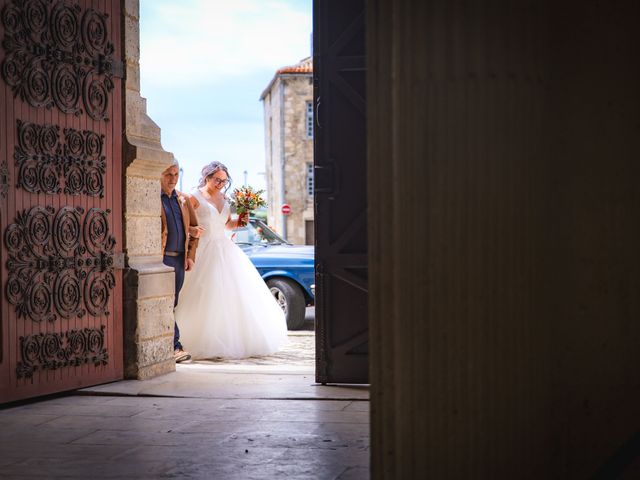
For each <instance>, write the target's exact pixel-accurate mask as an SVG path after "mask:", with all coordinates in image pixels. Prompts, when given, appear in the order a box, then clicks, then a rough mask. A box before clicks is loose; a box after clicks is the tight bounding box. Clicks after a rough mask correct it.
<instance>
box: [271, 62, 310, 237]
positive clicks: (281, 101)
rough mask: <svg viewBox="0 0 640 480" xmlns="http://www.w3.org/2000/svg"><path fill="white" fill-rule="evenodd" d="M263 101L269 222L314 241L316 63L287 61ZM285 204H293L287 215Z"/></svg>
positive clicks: (286, 234) (285, 232)
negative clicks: (314, 83)
mask: <svg viewBox="0 0 640 480" xmlns="http://www.w3.org/2000/svg"><path fill="white" fill-rule="evenodd" d="M260 100H262V102H263V105H264V129H265V158H266V182H267V196H268V203H269V207H268V214H267V215H268V221H269V224H270V225H272V226H273V227H275V229H276V230H277V231H278V232H279V233H281V234H282V235H283V236H284V237H285V238H287V240H289V241H290V242H292V243H298V244H313V230H314V228H313V63H312V59H311V57H307V58H305V59H303V60H301V61H300V62H299V63H297V64H296V65H292V66H288V67H283V68H281V69H279V70H278V71H277V72H276V74H275V75H274V77H273V79H272V80H271V82H269V85H268V86H267V88H265V90H264V91H263V92H262V95H260ZM283 204H288V205H289V206H290V207H291V213H290V214H289V215H284V214H283V213H282V211H281V207H282V205H283Z"/></svg>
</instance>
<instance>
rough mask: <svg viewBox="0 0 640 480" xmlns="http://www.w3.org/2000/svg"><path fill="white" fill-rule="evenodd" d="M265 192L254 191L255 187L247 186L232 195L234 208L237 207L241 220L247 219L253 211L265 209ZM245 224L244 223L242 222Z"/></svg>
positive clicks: (231, 201)
mask: <svg viewBox="0 0 640 480" xmlns="http://www.w3.org/2000/svg"><path fill="white" fill-rule="evenodd" d="M263 193H264V190H254V189H253V187H250V186H248V185H245V186H243V187H240V188H236V189H235V190H234V191H233V193H232V194H231V200H230V202H229V203H231V206H232V207H235V209H236V212H237V213H238V217H239V218H245V219H246V217H247V216H248V215H249V213H251V212H252V211H253V210H255V209H257V208H260V207H264V206H266V205H267V202H266V201H265V200H264V198H262V194H263ZM242 223H243V224H244V222H242Z"/></svg>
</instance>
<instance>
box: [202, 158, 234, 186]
mask: <svg viewBox="0 0 640 480" xmlns="http://www.w3.org/2000/svg"><path fill="white" fill-rule="evenodd" d="M220 170H222V171H223V172H224V173H226V174H227V178H228V179H229V182H228V183H227V188H225V189H224V191H225V192H226V191H227V190H229V187H230V186H231V175H229V170H227V167H226V166H225V165H224V164H223V163H220V162H215V161H214V162H211V163H209V164H208V165H205V166H204V168H203V169H202V172H201V173H200V183H199V184H198V188H202V187H204V186H205V185H206V184H207V180H209V179H210V178H211V177H213V175H215V173H216V172H219V171H220Z"/></svg>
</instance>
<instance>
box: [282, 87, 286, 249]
mask: <svg viewBox="0 0 640 480" xmlns="http://www.w3.org/2000/svg"><path fill="white" fill-rule="evenodd" d="M284 158H285V156H284V80H283V78H282V77H280V170H281V171H280V178H281V180H282V181H281V182H280V198H281V199H282V204H284V203H287V201H286V199H285V194H286V188H285V175H284ZM282 204H281V206H282ZM281 210H282V209H281ZM281 215H282V238H284V239H285V240H286V239H287V216H286V215H285V214H284V213H281Z"/></svg>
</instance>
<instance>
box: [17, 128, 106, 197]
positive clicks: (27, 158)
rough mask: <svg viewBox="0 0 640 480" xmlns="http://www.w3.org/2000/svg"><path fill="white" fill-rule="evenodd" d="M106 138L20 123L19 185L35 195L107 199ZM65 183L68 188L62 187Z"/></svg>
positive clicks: (18, 136) (82, 132)
mask: <svg viewBox="0 0 640 480" xmlns="http://www.w3.org/2000/svg"><path fill="white" fill-rule="evenodd" d="M103 148H104V135H100V134H98V133H96V132H93V131H90V130H83V131H79V130H74V129H73V128H65V129H64V139H63V140H62V141H61V138H60V127H59V126H57V125H38V124H35V123H31V122H23V121H21V120H17V146H16V149H15V153H14V158H15V161H16V166H17V167H18V180H17V182H16V186H17V187H19V188H24V189H25V190H27V191H28V192H31V193H48V194H58V193H61V192H62V191H64V193H66V194H69V195H81V194H85V195H89V196H92V197H103V196H104V175H105V173H106V169H107V162H106V157H105V156H104V155H103ZM63 183H64V188H63V186H62V184H63Z"/></svg>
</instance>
